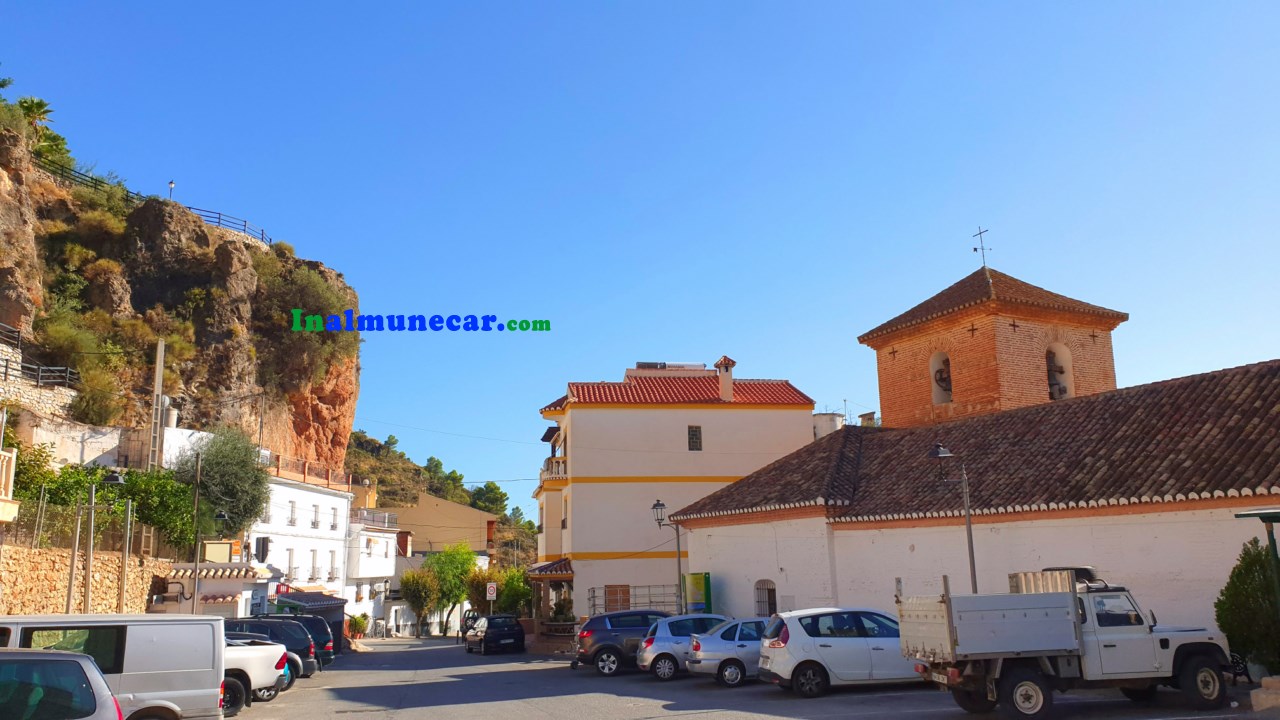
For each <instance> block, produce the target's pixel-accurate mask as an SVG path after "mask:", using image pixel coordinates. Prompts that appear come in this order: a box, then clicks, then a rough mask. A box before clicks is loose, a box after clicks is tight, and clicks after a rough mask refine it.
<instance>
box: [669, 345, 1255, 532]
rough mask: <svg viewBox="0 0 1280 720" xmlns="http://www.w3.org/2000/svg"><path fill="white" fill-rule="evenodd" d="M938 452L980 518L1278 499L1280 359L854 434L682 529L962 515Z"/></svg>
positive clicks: (781, 464)
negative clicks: (935, 448) (788, 519)
mask: <svg viewBox="0 0 1280 720" xmlns="http://www.w3.org/2000/svg"><path fill="white" fill-rule="evenodd" d="M935 442H941V443H942V444H943V445H945V446H946V447H947V449H949V450H950V451H951V452H952V453H954V454H955V455H956V459H955V460H951V461H946V462H947V463H948V465H947V466H946V472H947V476H948V477H952V478H954V477H958V476H959V473H960V470H961V468H960V461H963V463H964V469H965V471H966V472H967V473H968V476H969V483H970V492H971V496H972V506H973V508H974V512H975V513H979V514H996V513H1004V512H1023V511H1029V512H1034V511H1043V510H1053V509H1059V508H1074V507H1092V506H1097V505H1121V504H1124V505H1127V504H1136V503H1149V502H1169V501H1174V500H1184V499H1191V500H1195V499H1202V498H1214V497H1235V496H1242V495H1258V494H1280V360H1272V361H1268V362H1263V363H1258V364H1255V365H1246V366H1244V367H1238V368H1231V369H1228V370H1219V371H1216V372H1211V373H1204V374H1202V375H1193V376H1190V377H1184V378H1178V379H1175V380H1166V381H1163V382H1158V383H1153V384H1150V385H1140V386H1136V387H1131V388H1125V389H1122V390H1113V391H1111V392H1107V393H1101V394H1098V395H1091V396H1088V397H1081V398H1075V399H1072V400H1062V401H1059V402H1054V403H1046V404H1044V405H1037V406H1034V407H1029V408H1022V409H1019V410H1009V411H1006V412H1001V413H995V414H992V415H985V416H980V417H974V418H968V419H965V420H957V421H954V422H950V423H945V424H942V425H938V426H936V427H919V428H907V429H898V430H890V429H882V428H867V427H855V426H846V427H845V428H844V429H843V430H841V431H840V432H838V433H833V434H832V435H828V436H827V437H824V438H822V439H821V440H819V441H817V442H815V443H813V444H811V445H808V446H806V447H804V448H801V449H800V450H797V451H796V452H794V453H792V454H791V455H788V456H787V457H784V458H782V459H781V460H778V461H777V462H775V463H773V464H772V465H769V466H766V467H764V468H762V469H760V470H758V471H756V472H754V473H752V474H751V475H748V476H747V477H745V478H743V479H742V480H740V481H738V482H736V483H733V484H732V485H730V486H728V487H727V488H725V489H723V490H720V491H718V492H716V493H714V494H712V495H709V496H708V497H706V498H703V499H702V500H699V501H698V502H696V503H694V504H692V505H690V506H689V507H687V508H684V509H682V510H681V511H680V512H679V513H676V514H675V517H683V518H690V517H711V516H714V515H724V514H735V513H741V512H749V511H753V510H760V509H767V508H775V507H795V506H801V505H815V504H823V503H824V501H835V502H836V504H834V505H832V507H831V509H830V512H831V513H832V514H839V515H841V516H842V517H841V518H840V520H841V521H860V520H883V519H898V518H911V517H931V516H944V515H959V514H962V501H961V496H960V490H959V488H958V487H957V486H956V485H955V484H954V483H944V482H942V481H941V480H940V479H939V475H938V471H939V468H938V464H937V461H934V460H930V459H929V458H928V456H927V453H928V451H929V449H930V448H931V447H932V445H933V443H935ZM841 503H842V504H841ZM827 504H830V502H828V503H827Z"/></svg>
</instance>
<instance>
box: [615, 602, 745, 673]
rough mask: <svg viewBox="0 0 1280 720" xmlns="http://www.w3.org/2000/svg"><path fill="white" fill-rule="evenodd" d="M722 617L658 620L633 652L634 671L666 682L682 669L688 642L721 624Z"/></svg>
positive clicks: (687, 651)
mask: <svg viewBox="0 0 1280 720" xmlns="http://www.w3.org/2000/svg"><path fill="white" fill-rule="evenodd" d="M725 619H726V618H725V616H723V615H711V614H707V613H696V614H692V615H675V616H673V617H669V618H662V619H661V620H659V621H657V622H655V623H654V624H653V625H651V626H649V631H648V632H646V633H645V636H644V640H642V641H641V642H640V648H639V649H638V650H637V651H636V667H639V668H640V670H641V671H642V672H652V673H653V676H654V677H656V678H658V679H659V680H670V679H671V678H673V677H675V676H676V673H678V672H681V671H682V670H685V669H686V666H685V660H687V659H688V658H689V638H690V637H692V636H693V635H694V634H695V633H701V632H706V631H708V630H710V629H711V628H713V627H715V626H716V625H719V624H720V623H722V622H724V621H725Z"/></svg>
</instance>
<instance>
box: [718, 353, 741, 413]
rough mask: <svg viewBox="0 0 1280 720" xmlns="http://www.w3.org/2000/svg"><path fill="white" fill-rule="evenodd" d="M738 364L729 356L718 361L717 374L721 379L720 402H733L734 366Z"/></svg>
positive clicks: (724, 356)
mask: <svg viewBox="0 0 1280 720" xmlns="http://www.w3.org/2000/svg"><path fill="white" fill-rule="evenodd" d="M737 364H738V363H736V362H734V361H733V359H732V358H730V357H729V356H728V355H721V356H720V359H719V360H717V361H716V374H717V375H719V377H720V400H722V401H723V402H733V366H734V365H737Z"/></svg>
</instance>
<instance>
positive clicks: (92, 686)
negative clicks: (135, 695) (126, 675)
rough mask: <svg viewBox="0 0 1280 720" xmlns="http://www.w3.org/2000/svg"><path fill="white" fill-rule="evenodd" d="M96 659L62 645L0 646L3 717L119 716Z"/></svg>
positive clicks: (115, 719) (89, 719)
mask: <svg viewBox="0 0 1280 720" xmlns="http://www.w3.org/2000/svg"><path fill="white" fill-rule="evenodd" d="M120 717H121V715H120V705H119V703H117V702H116V699H115V698H114V697H112V695H111V688H110V687H109V686H108V685H107V680H106V678H104V677H102V672H101V671H100V670H98V665H97V663H95V662H94V661H93V658H91V657H89V656H88V655H85V654H83V653H72V652H64V651H62V650H10V649H3V650H0V718H6V719H9V720H26V718H78V719H79V720H119V718H120Z"/></svg>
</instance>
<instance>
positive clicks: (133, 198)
mask: <svg viewBox="0 0 1280 720" xmlns="http://www.w3.org/2000/svg"><path fill="white" fill-rule="evenodd" d="M35 164H36V165H37V166H38V167H39V168H40V169H42V170H44V171H45V172H47V173H49V174H50V175H53V176H54V177H56V178H58V179H60V180H65V181H67V182H70V183H75V184H76V185H83V186H85V187H90V188H93V189H95V190H107V189H109V188H112V187H119V188H121V189H122V190H124V197H125V202H127V203H129V204H130V205H137V204H138V203H140V202H142V201H143V200H146V199H147V196H145V195H143V194H141V193H136V192H134V191H132V190H130V189H128V188H126V187H124V185H122V184H120V183H113V182H109V181H107V180H103V179H102V178H99V177H94V176H93V175H89V174H88V173H82V172H80V171H79V170H76V169H75V168H70V167H67V166H65V165H60V164H58V163H56V162H52V161H49V160H42V159H40V158H36V159H35ZM184 207H186V208H187V209H188V210H190V211H191V212H193V213H195V214H196V215H197V216H198V217H199V218H200V219H201V220H203V221H204V222H205V224H207V225H213V226H214V227H220V228H225V229H227V230H232V231H235V232H238V233H240V234H242V235H248V236H249V237H251V238H256V239H258V240H261V241H262V242H264V243H266V244H267V245H270V244H271V243H272V241H271V236H270V235H268V234H267V231H266V230H264V229H262V228H261V227H260V226H258V225H254V224H253V223H251V222H249V221H248V220H245V219H244V218H238V217H235V216H232V215H227V214H225V213H220V212H218V211H217V210H205V209H202V208H197V207H191V206H190V205H185V206H184Z"/></svg>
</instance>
